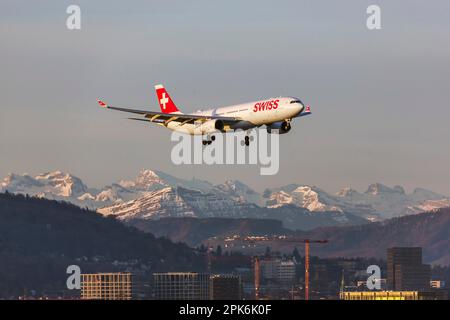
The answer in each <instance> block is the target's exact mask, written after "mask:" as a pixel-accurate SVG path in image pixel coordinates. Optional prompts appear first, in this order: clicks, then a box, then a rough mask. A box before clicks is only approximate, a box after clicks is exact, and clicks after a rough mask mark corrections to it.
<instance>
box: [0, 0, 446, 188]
mask: <svg viewBox="0 0 450 320" xmlns="http://www.w3.org/2000/svg"><path fill="white" fill-rule="evenodd" d="M71 4H76V5H79V6H80V8H81V30H68V29H67V28H66V19H67V17H68V14H67V13H66V8H67V7H68V6H69V5H71ZM371 4H377V5H379V6H380V7H381V25H382V29H381V30H372V31H371V30H368V29H367V27H366V19H367V16H368V15H367V13H366V9H367V7H368V6H369V5H371ZM449 12H450V2H449V1H447V0H442V1H438V0H433V1H427V2H426V1H417V0H409V1H398V0H397V1H392V0H391V1H381V0H380V1H377V0H372V1H364V0H354V1H339V2H338V1H323V0H319V1H277V2H274V1H222V2H220V3H218V2H214V1H132V2H125V1H75V0H72V1H56V0H55V1H44V0H43V1H35V2H30V1H20V0H19V1H18V0H14V1H12V0H11V1H10V0H6V1H5V0H2V1H1V2H0V43H1V50H0V179H1V178H2V177H4V176H6V175H7V174H8V173H10V172H14V173H29V174H39V173H42V172H47V171H54V170H62V171H66V172H70V173H72V174H74V175H76V176H78V177H80V178H81V179H82V180H83V181H84V182H85V183H87V184H88V185H89V186H93V187H100V186H103V185H106V184H110V183H112V182H115V181H118V180H121V179H124V178H133V177H134V176H136V175H137V173H138V172H139V171H140V170H141V169H143V168H149V169H156V170H161V171H164V172H166V173H169V174H172V175H174V176H177V177H181V178H188V179H190V178H193V177H195V178H197V179H205V180H208V181H210V182H213V183H222V182H223V181H224V180H226V179H239V180H240V181H242V182H244V183H247V184H248V185H249V186H251V187H253V188H254V189H256V190H258V191H262V190H263V189H265V188H266V187H275V186H281V185H285V184H289V183H300V184H310V185H316V186H319V187H321V188H322V189H324V190H327V191H329V192H337V191H338V190H339V189H340V188H341V187H344V186H350V187H352V188H354V189H357V190H359V191H365V190H366V189H367V186H368V185H369V184H370V183H374V182H381V183H384V184H386V185H388V186H393V185H402V186H404V187H405V188H406V190H407V191H412V190H413V189H414V188H415V187H424V188H428V189H431V190H434V191H436V192H440V193H442V194H445V195H450V183H449V181H450V165H449V164H450V126H449V119H450V103H449V101H450V41H449V39H450V19H449V16H448V13H449ZM158 83H163V84H164V85H165V86H166V88H167V90H168V91H169V92H170V94H171V96H172V98H173V99H174V101H175V103H176V104H177V106H178V107H179V108H181V109H182V111H183V112H193V111H196V110H198V109H200V108H202V107H209V106H223V105H230V104H235V103H240V102H246V101H254V100H258V99H262V98H267V97H272V96H282V95H288V96H296V97H299V98H301V99H302V100H303V101H304V102H305V103H307V104H309V105H311V108H312V111H313V115H312V116H310V117H305V118H301V119H296V120H294V122H293V129H292V130H291V132H289V134H286V135H283V136H281V137H280V138H281V139H280V141H281V145H280V170H279V173H278V174H276V175H274V176H261V175H260V170H259V167H257V166H254V165H234V166H232V165H228V166H224V165H215V166H207V165H181V166H176V165H174V164H173V163H172V162H171V160H170V153H171V149H172V148H173V143H171V142H170V132H169V131H167V129H165V128H162V127H159V126H153V125H151V124H146V123H141V122H136V121H129V120H126V117H127V115H126V114H123V113H120V112H113V111H106V110H103V109H101V108H99V107H98V105H97V103H96V99H97V98H103V99H105V100H106V101H107V102H109V103H110V104H112V105H117V106H123V107H131V108H138V107H139V108H148V109H149V110H154V111H158V110H159V107H158V104H157V100H156V97H155V93H154V89H153V86H154V85H155V84H158Z"/></svg>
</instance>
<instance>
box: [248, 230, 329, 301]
mask: <svg viewBox="0 0 450 320" xmlns="http://www.w3.org/2000/svg"><path fill="white" fill-rule="evenodd" d="M244 241H247V242H250V243H255V242H261V241H281V242H300V243H304V244H305V300H309V244H310V243H321V244H324V243H328V240H326V239H321V240H311V239H303V238H297V237H246V238H244ZM256 262H257V263H256ZM256 269H258V274H257V273H256ZM255 297H256V298H257V299H258V297H259V259H258V258H256V260H255Z"/></svg>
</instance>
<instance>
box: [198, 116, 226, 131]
mask: <svg viewBox="0 0 450 320" xmlns="http://www.w3.org/2000/svg"><path fill="white" fill-rule="evenodd" d="M224 126H225V125H224V123H223V121H222V120H219V119H216V120H208V121H206V122H204V123H202V124H201V125H200V126H199V127H198V130H199V131H200V132H201V134H210V133H214V132H220V131H223V128H224Z"/></svg>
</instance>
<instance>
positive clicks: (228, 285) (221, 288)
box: [209, 274, 242, 300]
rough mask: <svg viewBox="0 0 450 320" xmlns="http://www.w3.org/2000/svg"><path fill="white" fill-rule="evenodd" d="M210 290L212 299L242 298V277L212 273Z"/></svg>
mask: <svg viewBox="0 0 450 320" xmlns="http://www.w3.org/2000/svg"><path fill="white" fill-rule="evenodd" d="M209 290H210V298H211V300H241V299H242V281H241V277H240V276H239V275H232V274H220V275H212V276H211V278H210V283H209Z"/></svg>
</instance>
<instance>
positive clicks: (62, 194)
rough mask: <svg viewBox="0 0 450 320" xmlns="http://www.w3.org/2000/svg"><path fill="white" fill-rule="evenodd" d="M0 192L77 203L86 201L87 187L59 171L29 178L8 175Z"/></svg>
mask: <svg viewBox="0 0 450 320" xmlns="http://www.w3.org/2000/svg"><path fill="white" fill-rule="evenodd" d="M0 186H1V191H2V192H5V191H9V192H11V193H22V194H29V195H33V196H38V197H42V198H49V199H55V200H68V201H71V200H72V201H73V202H78V198H81V199H88V198H90V197H89V196H88V194H89V192H90V191H92V190H89V189H88V187H87V186H86V185H85V184H84V183H83V182H82V181H81V179H79V178H77V177H75V176H73V175H71V174H67V173H63V172H61V171H55V172H49V173H44V174H40V175H37V176H35V177H31V176H29V175H28V174H23V175H18V174H9V175H8V176H7V177H6V178H5V179H3V181H2V182H1V184H0Z"/></svg>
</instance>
